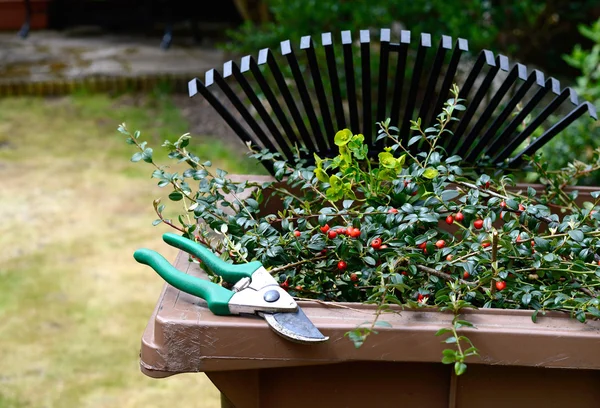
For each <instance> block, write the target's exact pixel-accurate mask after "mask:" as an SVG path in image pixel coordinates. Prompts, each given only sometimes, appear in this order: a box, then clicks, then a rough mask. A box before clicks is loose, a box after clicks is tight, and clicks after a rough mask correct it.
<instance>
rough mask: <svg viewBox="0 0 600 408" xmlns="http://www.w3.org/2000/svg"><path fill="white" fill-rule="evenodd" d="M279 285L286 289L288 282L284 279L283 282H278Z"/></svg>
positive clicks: (288, 285)
mask: <svg viewBox="0 0 600 408" xmlns="http://www.w3.org/2000/svg"><path fill="white" fill-rule="evenodd" d="M279 286H281V288H282V289H285V290H288V288H289V287H290V284H289V283H288V281H287V279H286V280H285V282H282V283H280V284H279Z"/></svg>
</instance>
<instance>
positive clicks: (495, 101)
mask: <svg viewBox="0 0 600 408" xmlns="http://www.w3.org/2000/svg"><path fill="white" fill-rule="evenodd" d="M498 60H499V61H498V63H499V64H500V69H501V70H503V71H506V70H507V69H508V58H506V57H505V56H504V55H499V56H498ZM523 68H524V67H523ZM524 71H525V70H523V69H521V67H520V66H519V65H518V64H517V65H515V66H513V67H512V69H511V70H510V72H509V73H508V75H507V77H506V80H505V81H504V82H503V83H502V85H501V86H500V88H499V89H498V91H497V92H496V93H495V94H494V96H493V98H492V100H491V101H490V103H489V104H488V106H487V107H486V108H485V111H484V112H483V113H482V114H481V117H480V118H479V120H478V121H477V122H476V123H475V125H474V126H473V128H472V129H471V132H470V133H469V135H468V136H467V138H466V140H465V143H464V144H463V146H464V147H467V148H468V147H469V146H471V152H470V153H469V154H467V157H466V161H467V162H468V163H471V162H472V161H474V160H475V159H476V158H477V156H478V155H479V154H480V153H481V150H482V149H481V146H482V145H486V144H487V143H488V142H489V140H488V139H484V138H483V137H481V136H480V135H479V133H480V132H481V129H483V126H484V125H485V124H486V123H487V121H488V120H489V119H490V117H491V116H492V114H493V113H494V111H495V110H496V108H497V107H498V105H499V104H500V102H501V101H502V99H503V98H504V96H505V95H506V94H507V92H508V90H509V89H510V88H511V87H512V86H513V85H514V83H515V81H516V80H517V78H520V79H521V80H525V79H526V77H527V73H526V72H524ZM475 140H476V141H477V143H476V144H475V145H472V144H473V141H475ZM463 146H461V147H463ZM475 146H478V148H475ZM465 151H468V150H465Z"/></svg>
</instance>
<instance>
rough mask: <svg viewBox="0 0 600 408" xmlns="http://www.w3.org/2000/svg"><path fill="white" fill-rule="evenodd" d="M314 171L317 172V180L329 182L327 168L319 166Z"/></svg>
mask: <svg viewBox="0 0 600 408" xmlns="http://www.w3.org/2000/svg"><path fill="white" fill-rule="evenodd" d="M314 173H315V176H316V177H317V180H319V181H321V182H323V183H329V176H328V175H327V173H326V172H325V170H323V169H322V168H320V167H317V168H316V169H314Z"/></svg>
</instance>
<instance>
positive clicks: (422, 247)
mask: <svg viewBox="0 0 600 408" xmlns="http://www.w3.org/2000/svg"><path fill="white" fill-rule="evenodd" d="M417 247H419V249H425V248H427V242H421V243H420V244H419V245H417Z"/></svg>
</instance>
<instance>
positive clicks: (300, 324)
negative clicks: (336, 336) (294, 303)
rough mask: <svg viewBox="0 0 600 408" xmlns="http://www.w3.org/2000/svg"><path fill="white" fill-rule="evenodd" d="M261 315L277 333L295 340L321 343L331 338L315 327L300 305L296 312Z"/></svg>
mask: <svg viewBox="0 0 600 408" xmlns="http://www.w3.org/2000/svg"><path fill="white" fill-rule="evenodd" d="M259 315H260V316H262V317H263V318H264V319H265V320H266V321H267V323H268V324H269V326H271V328H272V329H273V330H274V331H275V333H277V334H279V335H280V336H281V337H284V338H286V339H288V340H291V341H293V342H296V343H321V342H324V341H327V340H329V337H327V336H324V335H323V334H322V333H321V332H320V331H319V329H317V328H316V327H315V325H314V324H313V323H312V322H311V321H310V319H309V318H308V317H307V316H306V315H305V314H304V312H303V311H302V309H301V308H300V307H298V310H296V312H294V313H289V312H288V313H262V312H261V313H259Z"/></svg>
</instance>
